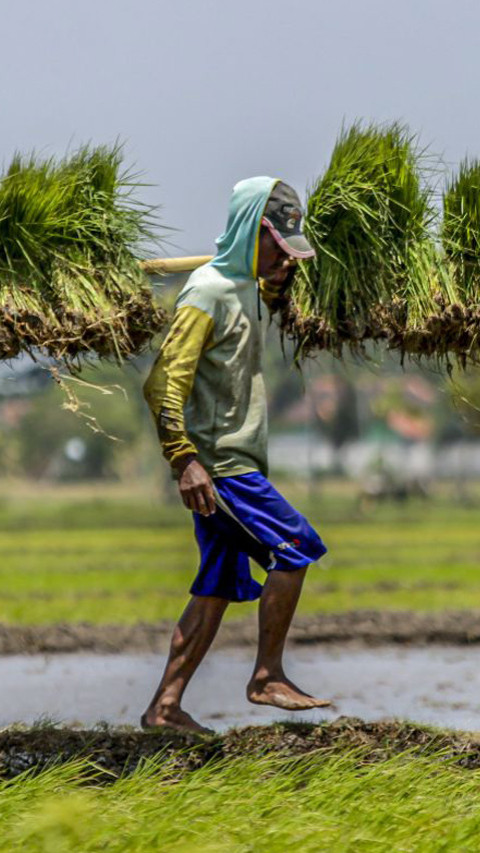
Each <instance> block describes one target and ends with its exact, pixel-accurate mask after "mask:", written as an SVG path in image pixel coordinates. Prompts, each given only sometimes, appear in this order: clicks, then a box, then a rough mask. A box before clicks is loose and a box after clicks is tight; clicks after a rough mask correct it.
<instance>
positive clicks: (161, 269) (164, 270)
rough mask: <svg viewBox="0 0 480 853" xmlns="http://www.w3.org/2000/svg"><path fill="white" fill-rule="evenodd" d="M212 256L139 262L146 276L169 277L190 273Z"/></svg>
mask: <svg viewBox="0 0 480 853" xmlns="http://www.w3.org/2000/svg"><path fill="white" fill-rule="evenodd" d="M212 258H213V255H195V256H192V257H189V258H152V259H151V260H147V261H140V266H141V267H142V269H143V271H144V272H146V273H147V275H169V274H172V273H177V272H190V271H191V270H196V269H197V267H201V266H202V265H203V264H206V263H208V261H211V260H212Z"/></svg>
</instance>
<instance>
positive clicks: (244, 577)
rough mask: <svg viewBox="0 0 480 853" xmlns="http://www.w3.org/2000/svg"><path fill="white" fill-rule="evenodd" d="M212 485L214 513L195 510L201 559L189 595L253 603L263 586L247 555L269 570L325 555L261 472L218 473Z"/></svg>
mask: <svg viewBox="0 0 480 853" xmlns="http://www.w3.org/2000/svg"><path fill="white" fill-rule="evenodd" d="M213 483H214V487H215V492H216V500H217V510H216V512H215V513H214V514H213V515H209V516H203V515H200V513H197V512H194V513H193V518H194V524H195V535H196V538H197V542H198V546H199V549H200V557H201V561H200V568H199V571H198V575H197V577H196V578H195V581H194V583H193V585H192V587H191V589H190V592H191V593H192V594H193V595H215V596H217V597H219V598H226V599H228V600H229V601H253V600H254V599H256V598H259V596H260V594H261V592H262V586H261V584H259V583H257V581H255V580H254V579H253V578H252V576H251V574H250V564H249V558H250V557H251V558H252V559H253V560H255V562H256V563H258V564H259V566H261V567H262V569H265V571H267V572H268V571H270V570H272V569H276V570H279V571H292V570H295V569H299V568H301V567H302V566H307V565H308V564H309V563H312V562H314V561H315V560H318V559H319V558H320V557H321V556H322V555H323V554H325V553H326V550H327V549H326V547H325V545H324V544H323V542H322V540H321V539H320V537H319V535H318V534H317V533H316V532H315V530H314V529H313V527H311V526H310V524H309V523H308V521H307V519H306V518H304V517H303V515H300V513H299V512H297V510H296V509H294V508H293V507H292V506H290V504H289V503H288V502H287V501H286V500H285V498H283V497H282V495H281V494H280V493H279V492H277V490H276V489H274V488H273V486H272V484H271V483H269V482H268V480H267V479H266V478H265V477H264V476H263V474H260V472H258V471H254V472H252V473H249V474H240V475H239V476H237V477H216V478H215V479H214V481H213Z"/></svg>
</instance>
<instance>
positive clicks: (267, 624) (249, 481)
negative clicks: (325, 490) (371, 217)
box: [141, 177, 330, 731]
mask: <svg viewBox="0 0 480 853" xmlns="http://www.w3.org/2000/svg"><path fill="white" fill-rule="evenodd" d="M301 217H302V212H301V205H300V201H299V199H298V196H297V194H296V193H295V192H294V190H293V189H292V188H291V187H289V186H287V185H286V184H284V183H283V182H282V181H278V180H274V179H272V178H267V177H256V178H249V179H247V180H245V181H240V182H239V183H238V184H237V185H236V186H235V187H234V190H233V194H232V197H231V201H230V208H229V216H228V222H227V228H226V230H225V232H224V234H222V236H221V237H219V238H218V240H217V246H218V253H217V255H216V257H215V258H214V259H213V261H211V262H210V263H208V264H206V265H205V266H202V267H200V268H199V269H197V270H195V272H194V273H193V274H192V275H191V276H190V278H189V279H188V281H187V283H186V285H185V287H184V288H183V290H182V291H181V293H180V295H179V297H178V299H177V303H176V309H175V314H174V318H173V322H172V326H171V328H170V331H169V334H168V336H167V338H166V339H165V342H164V344H163V347H162V349H161V352H160V355H159V356H158V358H157V360H156V362H155V364H154V366H153V369H152V372H151V374H150V376H149V378H148V380H147V382H146V384H145V389H144V390H145V397H146V399H147V401H148V403H149V406H150V408H151V410H152V413H153V415H154V417H155V421H156V424H157V429H158V434H159V438H160V442H161V444H162V449H163V453H164V456H165V457H166V459H167V460H168V461H169V462H170V464H171V466H172V468H173V470H174V474H175V476H176V477H177V478H178V486H179V489H180V494H181V496H182V499H183V502H184V504H185V506H186V507H188V509H190V510H192V511H193V520H194V525H195V534H196V537H197V541H198V545H199V549H200V554H201V562H200V569H199V572H198V575H197V578H196V579H195V581H194V583H193V585H192V587H191V590H190V592H191V593H192V598H191V600H190V602H189V604H188V605H187V607H186V609H185V611H184V613H183V615H182V617H181V619H180V621H179V623H178V625H177V626H176V628H175V630H174V633H173V637H172V643H171V648H170V654H169V658H168V662H167V665H166V668H165V672H164V674H163V677H162V680H161V682H160V685H159V687H158V689H157V691H156V693H155V695H154V696H153V699H152V701H151V703H150V705H149V707H148V709H147V710H146V712H145V713H144V714H143V715H142V720H141V723H142V726H143V727H144V728H150V727H153V726H159V725H168V726H173V727H175V728H178V729H193V730H196V731H204V730H203V729H202V727H201V726H200V725H199V724H198V723H197V722H196V721H195V720H193V719H192V717H190V715H189V714H187V713H186V712H185V711H183V710H182V708H181V700H182V696H183V693H184V690H185V688H186V686H187V684H188V682H189V681H190V679H191V677H192V675H193V674H194V672H195V670H196V669H197V667H198V665H199V663H200V661H201V660H202V658H203V657H204V655H205V653H206V652H207V650H208V648H209V646H210V644H211V642H212V640H213V638H214V637H215V634H216V632H217V629H218V627H219V625H220V622H221V619H222V616H223V614H224V612H225V609H226V607H227V606H228V604H229V603H230V602H231V601H251V600H253V599H256V598H260V606H259V642H258V654H257V660H256V663H255V666H254V670H253V674H252V677H251V679H250V682H249V684H248V686H247V697H248V699H249V700H250V702H254V703H258V704H266V705H274V706H276V707H279V708H284V709H288V710H302V709H310V708H318V707H322V706H324V705H329V704H330V703H329V702H328V701H327V700H320V699H315V698H313V697H312V696H310V695H308V694H307V693H304V692H303V691H302V690H300V689H299V688H298V687H296V686H295V685H294V684H293V683H292V682H291V681H289V679H288V678H287V677H286V676H285V674H284V671H283V665H282V656H283V649H284V645H285V639H286V635H287V631H288V629H289V626H290V623H291V620H292V617H293V614H294V612H295V608H296V605H297V602H298V598H299V595H300V591H301V588H302V584H303V580H304V577H305V573H306V569H307V566H308V565H309V564H310V563H311V562H313V561H315V560H318V559H319V557H321V556H322V555H323V554H324V553H325V551H326V548H325V546H324V544H323V543H322V541H321V539H320V537H319V536H318V535H317V533H316V532H315V531H314V530H313V528H312V527H310V525H309V524H308V522H307V520H306V519H305V518H303V516H301V515H300V514H299V513H298V512H297V511H296V510H294V509H293V507H291V506H290V505H289V504H288V503H287V501H286V500H285V499H284V498H283V497H282V496H281V495H280V494H279V493H278V492H277V491H276V490H275V489H274V488H273V486H272V485H271V484H270V483H269V482H268V480H267V479H266V474H267V412H266V400H265V390H264V384H263V378H262V367H261V352H262V325H265V321H263V322H262V311H261V303H260V299H261V298H262V299H263V301H264V302H266V303H267V305H269V306H272V305H273V306H275V303H276V300H277V299H278V298H281V296H282V294H283V293H284V292H285V290H286V289H287V288H288V286H289V284H290V281H291V278H292V271H293V266H294V264H295V263H296V260H297V259H299V258H308V257H312V256H313V255H314V254H315V253H314V251H313V250H312V248H311V246H310V244H309V243H308V241H307V240H306V238H305V237H304V235H303V234H302V232H301ZM258 279H260V281H261V284H259V283H258ZM249 557H252V558H253V559H254V560H255V561H256V562H257V563H259V565H260V566H262V568H264V569H265V570H266V571H267V573H268V574H267V580H266V582H265V585H264V587H263V589H262V587H261V585H260V584H258V583H257V582H256V581H255V580H253V578H252V577H251V575H250V568H249Z"/></svg>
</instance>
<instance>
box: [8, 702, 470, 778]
mask: <svg viewBox="0 0 480 853" xmlns="http://www.w3.org/2000/svg"><path fill="white" fill-rule="evenodd" d="M352 750H354V751H356V755H357V758H358V761H359V764H365V763H370V762H374V761H384V760H386V759H388V758H390V757H392V756H393V755H397V754H399V753H403V754H405V756H406V759H407V760H409V759H414V758H415V757H417V756H423V757H428V756H432V757H433V756H436V755H437V756H439V757H440V758H441V760H442V761H444V760H448V761H453V762H454V763H455V764H457V765H458V766H460V767H462V768H465V769H478V768H479V767H480V733H478V734H468V733H462V732H449V731H441V730H438V729H433V728H430V727H421V726H417V725H415V724H412V723H402V722H398V721H392V720H386V721H383V722H379V723H378V722H377V723H366V722H364V721H363V720H360V719H357V718H352V717H339V718H338V719H337V720H335V721H333V722H322V723H320V724H314V723H295V722H287V723H274V724H272V725H269V726H247V727H246V728H242V729H231V730H230V731H228V732H226V733H225V734H223V735H215V736H212V737H202V736H198V735H194V734H181V733H179V732H175V731H173V730H169V729H165V730H164V731H162V732H141V731H137V730H135V729H133V728H123V729H122V728H108V727H107V726H100V727H97V728H96V729H91V730H86V729H75V728H60V727H56V726H55V725H48V724H45V725H39V726H37V727H33V728H24V727H12V728H9V729H4V730H3V731H0V779H13V778H15V777H16V776H18V775H19V774H21V773H24V772H25V771H30V772H35V773H38V772H41V771H42V770H45V769H46V768H47V767H51V766H52V765H58V764H65V763H68V762H70V761H74V760H77V759H79V758H85V759H88V760H89V761H91V762H92V764H93V765H94V766H93V767H92V773H91V774H90V775H86V776H85V780H84V781H85V782H86V783H88V782H93V783H95V784H98V783H99V782H103V783H111V782H114V781H115V780H116V779H118V778H120V777H121V776H124V775H125V774H129V773H131V772H133V771H134V770H135V768H136V767H137V766H138V765H139V764H145V763H146V762H147V763H148V762H155V770H156V771H157V772H158V773H161V774H162V775H163V776H164V777H166V778H179V777H181V776H182V775H184V774H185V773H188V772H192V771H195V770H196V769H198V768H201V767H204V766H205V765H206V764H207V763H210V762H215V761H220V762H221V761H224V760H225V759H228V758H231V759H235V758H242V757H245V756H247V755H248V756H251V757H255V758H260V757H262V756H266V755H275V756H278V758H280V759H282V758H285V759H290V758H300V757H302V756H305V757H308V756H312V757H313V756H316V759H318V760H321V758H322V754H324V755H325V756H327V755H331V754H332V751H336V752H342V751H343V752H346V751H348V752H351V751H352Z"/></svg>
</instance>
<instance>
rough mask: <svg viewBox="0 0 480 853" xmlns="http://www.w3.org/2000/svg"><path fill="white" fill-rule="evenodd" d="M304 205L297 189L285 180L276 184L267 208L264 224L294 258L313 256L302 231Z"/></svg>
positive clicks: (284, 249)
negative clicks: (285, 182)
mask: <svg viewBox="0 0 480 853" xmlns="http://www.w3.org/2000/svg"><path fill="white" fill-rule="evenodd" d="M302 217H303V212H302V205H301V202H300V199H299V197H298V195H297V193H296V192H295V190H294V189H293V188H292V187H290V186H289V185H288V184H284V183H283V181H278V183H277V184H275V186H274V188H273V190H272V192H271V193H270V197H269V199H268V202H267V206H266V208H265V211H264V214H263V218H262V225H264V226H265V227H266V228H268V230H269V231H270V233H271V235H272V237H273V238H274V239H275V240H276V241H277V243H278V245H279V246H281V247H282V249H283V251H284V252H286V253H287V254H288V255H291V256H292V257H293V258H313V257H314V255H315V249H313V248H312V246H311V245H310V243H309V242H308V240H307V238H306V237H305V235H304V234H303V233H302Z"/></svg>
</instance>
